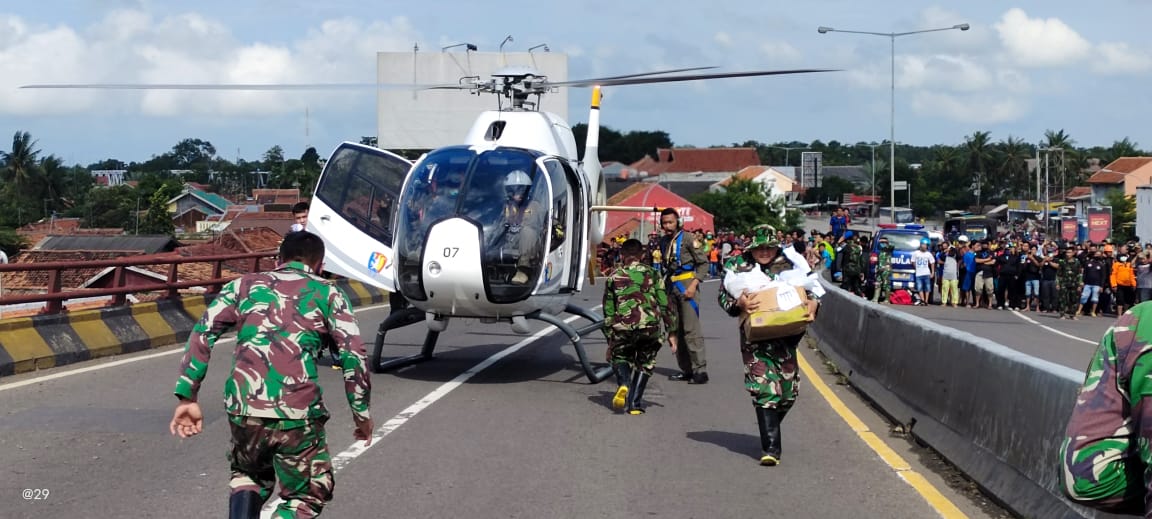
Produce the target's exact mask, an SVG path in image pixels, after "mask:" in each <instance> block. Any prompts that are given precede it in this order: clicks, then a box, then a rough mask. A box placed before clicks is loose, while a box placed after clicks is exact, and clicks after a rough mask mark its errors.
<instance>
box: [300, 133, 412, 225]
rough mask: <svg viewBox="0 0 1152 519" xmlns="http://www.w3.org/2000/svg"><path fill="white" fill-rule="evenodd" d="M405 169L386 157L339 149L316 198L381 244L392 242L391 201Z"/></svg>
mask: <svg viewBox="0 0 1152 519" xmlns="http://www.w3.org/2000/svg"><path fill="white" fill-rule="evenodd" d="M405 166H406V165H405V164H403V163H401V162H400V161H397V160H390V159H389V158H387V157H383V156H379V155H375V154H368V153H362V152H358V151H356V150H355V149H342V150H340V152H339V153H337V154H336V156H334V157H333V158H332V159H331V160H330V161H329V163H328V164H327V165H326V166H325V169H324V175H323V178H322V179H321V182H320V185H319V186H317V189H316V196H317V198H319V199H320V200H321V201H323V202H324V203H325V204H326V205H327V206H329V207H331V208H333V209H334V210H336V211H338V212H339V213H340V214H341V216H343V217H344V219H346V220H347V221H348V222H349V223H351V224H352V225H354V226H356V227H357V228H358V229H360V230H361V231H363V232H364V233H365V234H367V235H368V236H371V237H372V238H374V239H376V240H379V241H380V242H381V243H385V244H388V243H391V242H392V212H391V207H392V201H393V200H395V197H396V194H397V193H399V192H400V185H399V181H400V180H402V179H403V178H404V175H405V173H406V170H403V171H401V170H400V169H398V168H401V169H402V168H404V167H405Z"/></svg>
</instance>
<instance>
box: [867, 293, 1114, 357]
mask: <svg viewBox="0 0 1152 519" xmlns="http://www.w3.org/2000/svg"><path fill="white" fill-rule="evenodd" d="M890 308H893V309H895V310H898V311H901V312H907V313H909V314H913V315H918V316H920V317H923V318H925V319H929V320H931V321H933V322H935V323H938V324H942V325H944V326H948V327H951V328H955V329H957V330H962V331H965V332H968V333H971V334H973V335H976V336H978V337H984V338H986V339H991V340H992V341H995V342H998V343H1000V344H1003V345H1005V346H1008V347H1009V348H1012V349H1014V350H1016V351H1019V352H1021V353H1026V354H1028V355H1031V356H1033V357H1038V358H1041V359H1044V360H1047V361H1050V362H1054V363H1056V364H1060V365H1063V366H1068V367H1070V368H1072V369H1076V370H1084V369H1086V368H1087V367H1088V361H1089V360H1091V357H1092V353H1093V352H1095V351H1096V345H1097V344H1098V343H1099V342H1100V338H1101V337H1103V336H1104V333H1105V332H1107V331H1108V328H1109V327H1110V326H1112V324H1113V323H1115V322H1116V318H1115V317H1087V316H1081V317H1080V318H1078V319H1077V320H1075V321H1070V320H1067V319H1060V318H1059V314H1052V313H1041V312H1021V311H1014V310H984V309H970V308H945V307H941V306H932V305H929V306H911V305H890Z"/></svg>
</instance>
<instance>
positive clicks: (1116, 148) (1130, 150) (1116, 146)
mask: <svg viewBox="0 0 1152 519" xmlns="http://www.w3.org/2000/svg"><path fill="white" fill-rule="evenodd" d="M1108 155H1109V156H1110V157H1111V160H1116V159H1118V158H1120V157H1139V156H1141V155H1143V153H1141V152H1140V150H1138V149H1136V143H1135V142H1132V141H1131V140H1129V139H1128V137H1124V139H1123V140H1119V141H1116V142H1113V143H1112V147H1111V148H1108Z"/></svg>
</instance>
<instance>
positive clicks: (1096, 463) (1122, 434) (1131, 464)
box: [1060, 305, 1152, 517]
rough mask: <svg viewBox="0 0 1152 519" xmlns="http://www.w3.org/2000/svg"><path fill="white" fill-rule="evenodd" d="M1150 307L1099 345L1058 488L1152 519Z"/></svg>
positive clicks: (1064, 448)
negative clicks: (1151, 483)
mask: <svg viewBox="0 0 1152 519" xmlns="http://www.w3.org/2000/svg"><path fill="white" fill-rule="evenodd" d="M1150 338H1152V305H1138V306H1136V307H1135V308H1133V309H1132V311H1131V312H1129V313H1128V314H1126V315H1122V316H1120V318H1119V319H1117V320H1116V323H1115V324H1114V325H1112V327H1110V328H1109V329H1108V331H1107V332H1106V333H1105V334H1104V337H1103V338H1101V340H1100V345H1099V346H1098V347H1097V349H1096V353H1095V354H1094V355H1093V356H1092V360H1091V362H1090V363H1089V365H1088V369H1087V371H1086V373H1085V376H1084V383H1083V385H1082V386H1081V388H1080V392H1079V394H1078V395H1077V397H1076V404H1075V406H1074V407H1073V408H1072V416H1071V417H1070V418H1069V419H1068V426H1067V428H1066V429H1065V433H1064V441H1063V443H1062V444H1061V447H1060V482H1061V487H1062V488H1063V490H1064V494H1065V495H1066V496H1068V497H1069V498H1070V499H1072V500H1073V501H1075V502H1076V503H1078V504H1081V505H1084V506H1089V507H1092V508H1095V509H1098V510H1103V511H1108V512H1113V513H1118V514H1143V515H1144V516H1145V517H1152V500H1149V499H1148V498H1147V497H1146V494H1147V492H1148V489H1147V486H1148V483H1147V481H1148V471H1149V468H1148V466H1147V464H1148V460H1152V396H1149V395H1152V359H1149V357H1148V355H1147V354H1148V352H1150V351H1152V348H1149V340H1150Z"/></svg>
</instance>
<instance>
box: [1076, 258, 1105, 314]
mask: <svg viewBox="0 0 1152 519" xmlns="http://www.w3.org/2000/svg"><path fill="white" fill-rule="evenodd" d="M1092 248H1093V249H1095V247H1092ZM1102 256H1103V255H1102V254H1101V253H1100V251H1098V250H1097V251H1095V252H1091V254H1090V255H1089V254H1085V255H1084V290H1083V292H1081V293H1080V305H1079V306H1078V307H1077V308H1076V315H1081V314H1083V313H1084V305H1085V304H1091V305H1092V306H1090V307H1089V308H1091V312H1089V313H1088V315H1090V316H1092V317H1096V305H1097V303H1099V302H1100V287H1102V286H1103V285H1104V282H1105V281H1106V280H1105V278H1104V258H1103V257H1102Z"/></svg>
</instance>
